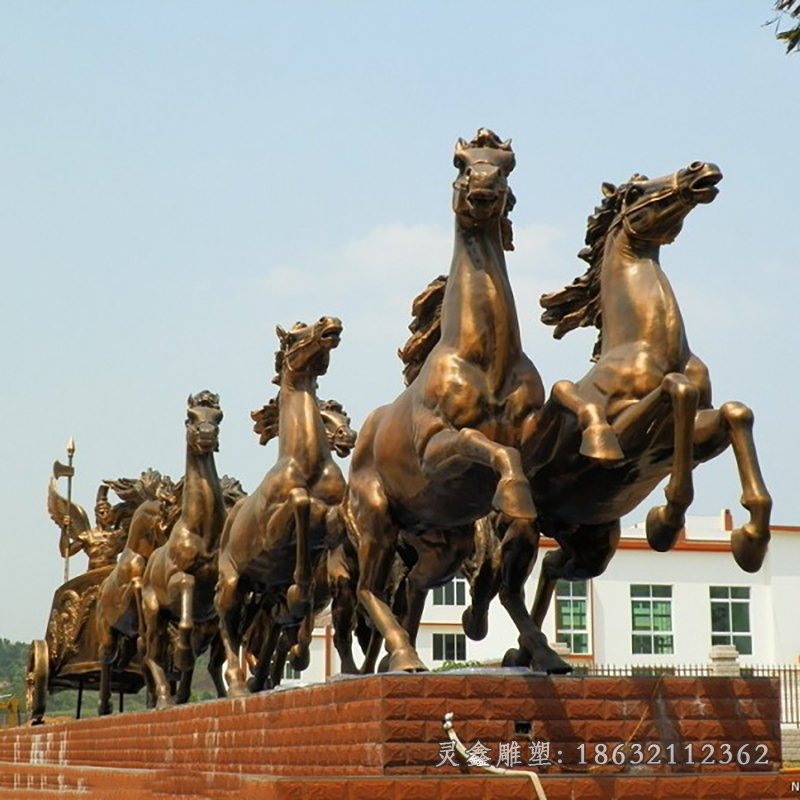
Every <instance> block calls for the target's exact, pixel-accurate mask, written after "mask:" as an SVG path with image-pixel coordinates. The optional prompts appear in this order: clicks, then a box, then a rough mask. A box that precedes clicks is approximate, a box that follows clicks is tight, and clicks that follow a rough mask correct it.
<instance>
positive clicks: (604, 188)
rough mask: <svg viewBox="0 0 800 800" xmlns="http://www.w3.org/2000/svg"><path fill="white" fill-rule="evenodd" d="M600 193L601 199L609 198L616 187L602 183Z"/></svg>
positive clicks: (605, 182) (606, 182)
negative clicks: (601, 194)
mask: <svg viewBox="0 0 800 800" xmlns="http://www.w3.org/2000/svg"><path fill="white" fill-rule="evenodd" d="M600 191H601V192H602V193H603V197H611V195H612V194H614V193H615V192H616V191H617V187H616V186H614V184H613V183H608V181H603V183H602V184H601V186H600Z"/></svg>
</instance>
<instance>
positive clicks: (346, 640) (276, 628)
mask: <svg viewBox="0 0 800 800" xmlns="http://www.w3.org/2000/svg"><path fill="white" fill-rule="evenodd" d="M319 411H320V416H321V417H322V424H323V425H324V426H325V435H326V437H327V439H328V447H329V448H330V450H331V452H334V453H336V455H337V456H339V457H340V458H346V457H347V456H349V455H350V452H351V451H352V449H353V447H355V443H356V439H357V434H356V431H355V430H354V429H353V428H352V427H351V425H350V417H349V416H348V415H347V412H345V410H344V408H343V407H342V405H341V403H339V402H337V401H336V400H325V401H320V402H319ZM250 416H251V418H252V419H253V421H254V422H255V425H254V426H253V430H254V431H255V432H256V433H257V434H259V444H262V445H264V444H267V442H269V441H270V440H271V439H272V438H273V437H275V436H277V435H278V430H279V404H278V402H276V400H274V399H273V400H270V402H269V403H267V404H266V405H265V406H264V407H263V408H261V409H260V410H258V411H254V412H253V413H252V414H251V415H250ZM330 520H331V517H330V515H329V517H328V522H329V525H328V538H329V540H330V546H329V547H328V549H327V555H326V558H324V559H321V560H319V562H318V563H317V567H316V575H315V577H314V601H313V607H314V613H315V614H318V613H320V612H322V611H324V609H325V608H326V606H327V605H328V604H329V603H330V602H331V600H332V601H333V607H332V609H331V616H332V621H333V642H334V646H335V647H336V651H337V653H338V654H339V658H340V660H341V663H342V671H343V672H348V673H354V672H357V671H358V670H357V668H356V666H355V661H354V658H353V648H352V635H351V631H352V627H353V625H354V621H355V616H356V600H355V590H356V586H355V578H354V576H355V575H357V569H358V568H357V564H356V563H355V553H353V552H351V548H348V547H347V545H348V544H349V543H348V542H347V541H345V542H343V543H342V544H338V545H336V546H334V537H335V536H336V534H337V532H338V533H339V534H340V535H339V538H342V539H343V538H344V535H343V534H344V531H343V529H342V527H341V525H340V524H339V525H338V526H336V530H332V529H331V525H330ZM280 600H282V598H281V597H280V596H278V601H279V603H280ZM282 618H283V619H286V618H287V615H286V612H285V610H284V609H282V608H281V607H280V605H279V606H278V607H277V608H273V609H271V610H269V611H268V610H267V609H259V610H258V613H257V615H256V617H255V618H254V620H253V621H252V622H251V623H250V624H245V625H244V627H245V628H246V630H247V632H246V634H245V637H244V641H243V646H244V649H245V652H246V658H247V660H248V661H249V663H250V664H251V665H252V667H253V670H254V674H253V676H252V678H251V679H250V681H249V682H248V688H249V689H250V691H252V692H258V691H261V690H262V689H264V688H265V687H267V688H275V687H276V686H278V685H279V684H280V682H281V680H282V679H283V668H284V665H285V663H286V660H287V658H288V657H289V656H290V654H291V665H292V667H293V668H294V669H296V670H298V671H302V670H304V669H305V668H306V667H307V666H308V663H309V658H308V653H309V646H310V644H311V637H312V634H313V630H314V619H315V618H314V615H311V614H309V615H306V617H305V618H304V619H303V621H302V622H301V623H300V624H299V625H297V624H291V625H284V624H281V623H280V622H279V621H278V620H279V619H282Z"/></svg>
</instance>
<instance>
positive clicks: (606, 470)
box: [505, 162, 772, 665]
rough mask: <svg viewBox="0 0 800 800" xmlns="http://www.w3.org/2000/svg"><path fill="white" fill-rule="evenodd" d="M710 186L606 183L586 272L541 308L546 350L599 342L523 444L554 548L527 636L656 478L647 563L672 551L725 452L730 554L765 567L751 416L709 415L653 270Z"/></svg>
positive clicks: (694, 174)
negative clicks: (735, 489)
mask: <svg viewBox="0 0 800 800" xmlns="http://www.w3.org/2000/svg"><path fill="white" fill-rule="evenodd" d="M721 178H722V174H721V172H720V171H719V169H718V167H717V166H716V165H714V164H707V163H701V162H694V163H692V164H690V165H689V166H688V167H686V168H685V169H681V170H679V171H678V172H676V173H674V174H673V175H668V176H666V177H663V178H657V179H653V180H650V179H648V178H646V177H644V176H642V175H634V176H633V178H631V180H630V181H629V182H628V183H625V184H623V185H621V186H619V187H615V186H613V185H611V184H605V185H604V186H603V193H604V195H605V198H604V200H603V202H602V204H601V205H600V206H599V207H598V208H597V209H596V211H595V213H594V214H593V215H592V216H591V217H590V218H589V225H588V230H587V236H586V244H587V247H586V248H585V249H584V250H583V251H581V253H580V254H579V255H580V257H581V258H583V259H585V260H586V261H588V263H589V265H590V266H589V269H588V270H587V272H586V274H585V275H583V276H582V277H581V278H579V279H577V280H576V281H574V282H573V284H571V285H570V286H567V287H566V288H565V289H563V290H561V291H559V292H555V293H553V294H550V295H546V296H545V297H543V298H542V305H543V306H544V308H545V309H546V310H545V312H544V314H543V316H542V319H543V321H544V322H546V323H547V324H551V325H555V326H556V328H555V336H556V337H557V338H559V337H561V336H563V335H564V333H566V332H568V331H570V330H572V329H573V328H575V327H578V326H586V325H595V326H597V327H599V328H600V337H599V340H598V344H597V346H596V347H595V353H594V360H595V361H596V363H595V365H594V366H593V367H592V368H591V370H590V371H589V372H588V373H587V374H586V375H585V376H584V377H583V378H582V379H581V380H580V381H578V382H577V383H575V384H572V383H569V382H567V381H561V382H559V383H557V384H555V386H554V387H553V391H552V394H551V397H550V399H549V400H548V402H547V403H546V404H545V405H544V407H543V408H542V410H541V413H540V415H539V416H538V417H537V420H536V424H535V426H534V427H533V428H532V429H531V434H530V437H529V438H528V439H527V441H525V442H523V445H522V457H523V463H524V465H525V470H526V472H527V474H528V475H529V477H530V481H531V489H532V491H533V497H534V500H535V502H536V505H537V509H538V511H539V529H540V531H541V532H542V533H544V534H546V535H547V536H551V537H552V538H554V539H555V540H556V541H557V542H558V544H559V548H558V549H556V550H554V551H550V552H549V553H547V555H546V556H545V558H544V560H543V564H542V573H541V577H540V582H539V586H538V589H537V593H536V598H535V600H534V604H533V608H532V611H531V614H532V617H533V621H534V623H535V624H536V625H537V626H540V625H541V623H542V620H543V619H544V617H545V615H546V613H547V609H548V607H549V603H550V600H551V597H552V593H553V589H554V587H555V584H556V581H557V580H558V579H559V578H565V579H568V580H579V579H586V578H593V577H596V576H597V575H599V574H601V573H602V572H603V571H604V570H605V568H606V566H607V565H608V562H609V560H610V559H611V557H612V556H613V554H614V552H615V550H616V547H617V543H618V541H619V536H620V522H619V520H620V517H622V516H623V515H624V514H627V513H629V512H631V511H632V510H633V509H634V508H636V507H637V506H638V505H639V503H641V502H642V501H643V500H644V499H645V498H646V497H647V496H648V495H649V494H650V493H651V492H652V491H653V489H654V488H655V487H656V485H657V484H658V483H659V482H660V481H661V480H662V479H663V478H665V477H669V482H668V484H667V487H666V490H665V495H666V501H667V502H666V504H665V505H663V506H658V507H655V508H653V509H652V510H651V511H650V512H649V513H648V515H647V523H646V527H647V539H648V541H649V543H650V545H651V546H652V547H653V548H654V549H655V550H660V551H664V550H668V549H670V548H671V547H673V546H674V544H675V542H676V540H677V537H678V534H679V532H680V530H681V529H682V527H683V525H684V521H685V520H684V514H685V511H686V509H687V508H688V506H689V504H690V503H691V501H692V499H693V487H692V469H693V468H694V466H696V465H697V464H699V463H702V462H704V461H708V460H709V459H711V458H714V457H715V456H717V455H719V454H720V453H721V452H722V451H723V450H725V449H726V448H727V446H728V445H729V444H730V445H732V447H733V451H734V455H735V456H736V461H737V464H738V468H739V474H740V478H741V482H742V487H743V493H742V505H743V506H744V507H745V508H746V509H747V510H748V511H749V512H750V519H749V521H748V522H747V523H746V524H745V525H744V526H743V527H742V528H739V529H737V530H735V531H734V532H733V534H732V536H731V548H732V551H733V555H734V557H735V559H736V562H737V563H738V564H739V566H740V567H742V569H744V570H746V571H748V572H755V571H757V570H758V569H759V568H760V566H761V563H762V561H763V559H764V555H765V553H766V548H767V542H768V541H769V538H770V531H769V518H770V511H771V508H772V500H771V498H770V495H769V493H768V491H767V489H766V486H765V484H764V480H763V478H762V476H761V472H760V469H759V465H758V459H757V457H756V451H755V445H754V441H753V435H752V428H753V413H752V411H751V410H750V409H749V408H747V407H746V406H744V405H742V404H741V403H738V402H728V403H725V404H723V405H722V406H721V407H720V408H718V409H715V408H713V407H712V404H711V383H710V381H709V376H708V370H707V368H706V366H705V365H704V364H703V362H702V361H701V360H700V359H699V358H698V357H697V356H695V355H694V354H693V353H692V351H691V350H690V349H689V344H688V340H687V337H686V331H685V329H684V325H683V318H682V317H681V312H680V309H679V308H678V303H677V300H676V298H675V295H674V293H673V291H672V287H671V286H670V283H669V281H668V279H667V277H666V275H665V274H664V272H663V271H662V269H661V266H660V264H659V250H660V247H661V245H662V244H669V243H671V242H672V241H673V240H674V239H675V237H676V236H677V235H678V233H679V232H680V230H681V226H682V224H683V221H684V218H685V217H686V215H687V214H688V213H689V212H690V211H691V210H692V209H694V208H695V207H696V206H697V205H698V204H704V203H710V202H711V201H712V200H713V199H714V198H715V196H716V195H717V192H718V189H717V186H716V185H717V183H718V182H719V181H720V179H721ZM587 419H591V420H593V421H594V423H595V424H596V425H599V426H600V427H602V426H606V428H607V430H606V431H605V433H603V434H602V436H603V438H604V441H605V444H606V447H607V452H606V459H607V460H605V461H598V460H597V459H590V458H587V457H585V455H582V452H583V444H582V436H581V431H580V427H582V426H585V425H586V421H587ZM609 434H610V436H609ZM530 662H531V653H530V650H529V649H528V648H527V647H525V646H524V645H523V646H522V647H521V649H520V650H519V651H516V650H512V651H510V652H509V653H507V654H506V662H505V663H511V664H518V665H525V664H529V663H530ZM535 662H536V659H535V658H534V663H535Z"/></svg>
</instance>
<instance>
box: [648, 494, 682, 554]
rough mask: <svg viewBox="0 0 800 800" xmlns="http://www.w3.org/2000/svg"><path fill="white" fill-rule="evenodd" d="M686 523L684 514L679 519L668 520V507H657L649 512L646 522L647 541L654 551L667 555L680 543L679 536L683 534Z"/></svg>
mask: <svg viewBox="0 0 800 800" xmlns="http://www.w3.org/2000/svg"><path fill="white" fill-rule="evenodd" d="M684 523H685V519H684V516H683V514H681V515H680V517H678V518H677V519H672V520H670V519H668V517H667V506H656V507H655V508H651V509H650V511H648V512H647V520H646V521H645V531H646V532H647V541H648V543H649V545H650V547H652V548H653V550H656V551H658V552H659V553H666V552H667V550H672V548H673V547H675V542H677V541H678V534H679V533H680V532H681V530H682V528H683V526H684Z"/></svg>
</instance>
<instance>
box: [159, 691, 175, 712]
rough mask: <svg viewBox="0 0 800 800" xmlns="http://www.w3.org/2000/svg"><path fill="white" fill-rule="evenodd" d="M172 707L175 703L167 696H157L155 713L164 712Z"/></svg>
mask: <svg viewBox="0 0 800 800" xmlns="http://www.w3.org/2000/svg"><path fill="white" fill-rule="evenodd" d="M174 705H175V701H174V700H173V699H172V698H171V697H170V696H169V695H159V696H158V700H156V711H164V710H165V709H167V708H172V707H173V706H174Z"/></svg>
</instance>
